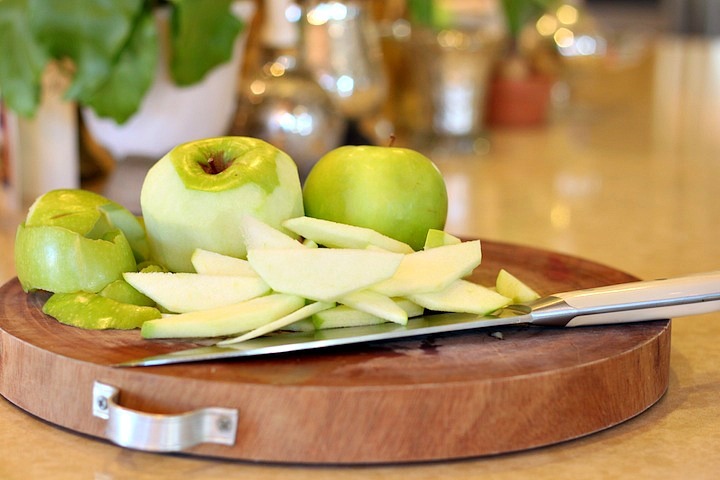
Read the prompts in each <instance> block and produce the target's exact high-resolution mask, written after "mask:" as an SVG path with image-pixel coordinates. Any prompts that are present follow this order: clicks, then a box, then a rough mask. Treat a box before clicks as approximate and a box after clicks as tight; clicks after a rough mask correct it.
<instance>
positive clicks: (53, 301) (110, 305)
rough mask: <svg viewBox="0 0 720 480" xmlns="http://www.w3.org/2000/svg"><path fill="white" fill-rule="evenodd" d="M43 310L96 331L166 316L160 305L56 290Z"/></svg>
mask: <svg viewBox="0 0 720 480" xmlns="http://www.w3.org/2000/svg"><path fill="white" fill-rule="evenodd" d="M43 313H45V314H46V315H50V316H51V317H53V318H55V319H56V320H57V321H59V322H60V323H64V324H65V325H71V326H74V327H80V328H85V329H92V330H107V329H117V330H131V329H134V328H140V327H141V326H142V324H143V323H145V322H146V321H148V320H155V319H159V318H161V317H162V314H161V313H160V311H159V310H158V309H156V308H153V307H147V306H138V305H131V304H128V303H122V302H118V301H117V300H113V299H111V298H108V297H104V296H101V295H98V294H97V293H88V292H72V293H55V294H53V295H52V296H51V297H50V298H49V299H48V300H47V301H46V302H45V304H44V305H43Z"/></svg>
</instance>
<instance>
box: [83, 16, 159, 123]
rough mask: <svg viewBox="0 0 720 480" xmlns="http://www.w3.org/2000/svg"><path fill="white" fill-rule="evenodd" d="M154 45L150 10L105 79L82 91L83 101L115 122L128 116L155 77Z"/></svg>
mask: <svg viewBox="0 0 720 480" xmlns="http://www.w3.org/2000/svg"><path fill="white" fill-rule="evenodd" d="M158 49H159V47H158V38H157V29H156V28H155V20H154V18H153V16H152V14H151V13H149V14H147V15H141V16H140V17H138V19H137V22H136V25H135V28H133V30H132V33H131V35H130V38H129V39H128V42H127V44H126V45H125V46H124V47H123V49H122V50H121V52H120V55H119V57H118V59H117V61H116V62H115V64H114V65H112V69H111V70H110V72H108V76H107V78H106V80H105V81H104V82H103V83H102V84H101V85H100V86H99V87H98V88H97V89H96V90H94V91H93V92H92V93H89V94H87V95H84V97H85V102H84V103H85V105H87V106H89V107H90V108H92V109H93V110H95V113H96V114H97V115H98V116H101V117H110V118H112V119H113V120H115V121H116V122H117V123H119V124H122V123H124V122H125V121H126V120H128V119H129V118H130V117H131V116H132V115H133V114H134V113H135V112H136V111H137V109H138V108H139V106H140V103H141V102H142V99H143V97H144V96H145V93H146V92H147V91H148V89H149V88H150V86H151V85H152V82H153V80H154V78H155V71H156V66H157V62H158V55H159V53H158Z"/></svg>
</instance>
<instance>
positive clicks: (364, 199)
mask: <svg viewBox="0 0 720 480" xmlns="http://www.w3.org/2000/svg"><path fill="white" fill-rule="evenodd" d="M303 198H304V203H305V214H306V215H307V216H310V217H315V218H322V219H325V220H332V221H335V222H340V223H347V224H350V225H356V226H359V227H367V228H371V229H373V230H375V231H378V232H380V233H382V234H384V235H387V236H388V237H391V238H394V239H396V240H400V241H401V242H405V243H407V244H408V245H410V246H411V247H412V248H413V249H414V250H420V249H422V247H423V245H424V244H425V238H426V236H427V233H428V230H430V229H437V230H442V229H443V228H444V227H445V220H446V218H447V209H448V196H447V188H446V186H445V181H444V179H443V177H442V174H441V173H440V171H439V170H438V168H437V166H436V165H435V164H434V163H433V162H432V161H431V160H430V159H429V158H427V157H426V156H424V155H422V154H420V153H418V152H416V151H413V150H410V149H406V148H399V147H380V146H344V147H339V148H337V149H335V150H332V151H330V152H328V153H327V154H325V155H324V156H323V157H322V158H320V160H318V162H317V163H316V164H315V166H314V167H313V168H312V170H311V171H310V174H309V175H308V177H307V180H306V181H305V186H304V188H303Z"/></svg>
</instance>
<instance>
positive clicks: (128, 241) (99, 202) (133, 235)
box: [15, 189, 149, 293]
mask: <svg viewBox="0 0 720 480" xmlns="http://www.w3.org/2000/svg"><path fill="white" fill-rule="evenodd" d="M15 239H16V241H15V267H16V270H17V275H18V279H19V280H20V283H21V285H22V287H23V289H24V290H25V291H31V290H47V291H51V292H66V293H67V292H76V291H81V290H82V291H88V292H98V291H100V290H101V289H102V288H103V287H105V286H106V285H107V284H108V283H110V282H112V281H114V280H117V279H119V278H120V277H121V276H122V273H123V272H125V271H131V270H135V268H136V262H138V261H142V260H144V259H145V258H146V256H147V253H148V251H149V249H148V245H147V240H146V238H145V233H144V228H143V226H142V223H141V222H140V221H139V219H138V218H137V217H135V215H133V214H132V213H131V212H130V211H129V210H127V209H126V208H124V207H122V206H121V205H119V204H117V203H115V202H112V201H110V200H108V199H107V198H105V197H103V196H101V195H98V194H96V193H93V192H89V191H86V190H72V189H70V190H53V191H50V192H47V193H45V194H43V195H41V196H40V197H38V198H37V199H36V200H35V202H33V204H32V205H31V206H30V209H29V210H28V214H27V217H26V219H25V222H24V223H23V224H21V225H20V226H19V227H18V229H17V232H16V236H15Z"/></svg>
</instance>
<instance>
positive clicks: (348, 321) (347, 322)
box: [312, 298, 425, 330]
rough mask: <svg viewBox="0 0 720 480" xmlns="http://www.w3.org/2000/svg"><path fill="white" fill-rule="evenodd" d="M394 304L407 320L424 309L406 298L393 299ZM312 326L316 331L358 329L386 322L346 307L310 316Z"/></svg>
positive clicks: (341, 306)
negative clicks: (344, 328) (403, 311)
mask: <svg viewBox="0 0 720 480" xmlns="http://www.w3.org/2000/svg"><path fill="white" fill-rule="evenodd" d="M393 301H394V302H395V304H396V305H397V306H398V307H400V308H402V309H403V310H405V313H406V314H407V316H408V318H412V317H417V316H419V315H422V314H423V313H424V312H425V309H424V308H423V307H421V306H420V305H418V304H417V303H415V302H413V301H412V300H409V299H407V298H395V299H393ZM312 322H313V325H314V326H315V328H316V329H317V330H323V329H326V328H343V327H359V326H363V325H377V324H379V323H388V320H386V319H384V318H381V317H378V316H377V315H373V314H371V313H368V312H362V311H360V310H356V309H354V308H352V307H349V306H347V305H338V306H337V307H334V308H330V309H328V310H324V311H322V312H319V313H316V314H315V315H313V316H312Z"/></svg>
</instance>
